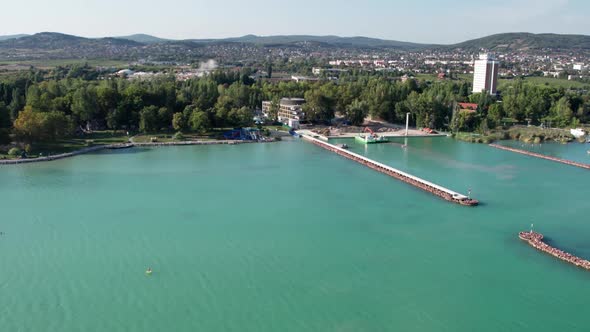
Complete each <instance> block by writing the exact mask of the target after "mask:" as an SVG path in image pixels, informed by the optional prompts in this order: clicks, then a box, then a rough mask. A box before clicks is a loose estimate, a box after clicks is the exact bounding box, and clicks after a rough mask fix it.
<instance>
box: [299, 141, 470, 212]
mask: <svg viewBox="0 0 590 332" xmlns="http://www.w3.org/2000/svg"><path fill="white" fill-rule="evenodd" d="M302 137H303V139H305V140H307V141H310V142H311V143H313V144H315V145H317V146H319V147H322V148H324V149H326V150H328V151H332V152H335V153H336V154H338V155H340V156H343V157H345V158H348V159H350V160H353V161H356V162H358V163H360V164H362V165H365V166H367V167H369V168H371V169H374V170H376V171H378V172H381V173H384V174H387V175H389V176H391V177H393V178H396V179H398V180H401V181H403V182H405V183H408V184H411V185H413V186H414V187H417V188H420V189H422V190H425V191H427V192H429V193H431V194H433V195H436V196H438V197H441V198H443V199H445V200H447V201H449V202H453V203H457V204H461V205H467V206H475V205H478V204H479V201H477V200H476V199H472V198H470V197H468V196H465V195H462V194H459V193H457V192H454V191H452V190H450V189H447V188H445V187H442V186H439V185H437V184H434V183H432V182H429V181H426V180H424V179H421V178H419V177H417V176H414V175H411V174H408V173H405V172H402V171H400V170H398V169H395V168H393V167H391V166H387V165H384V164H382V163H380V162H377V161H374V160H371V159H369V158H367V157H364V156H361V155H359V154H356V153H354V152H351V151H348V150H345V149H342V148H340V147H337V146H335V145H332V144H329V143H326V142H324V141H322V140H319V139H317V138H314V137H311V136H308V135H305V134H304V135H302Z"/></svg>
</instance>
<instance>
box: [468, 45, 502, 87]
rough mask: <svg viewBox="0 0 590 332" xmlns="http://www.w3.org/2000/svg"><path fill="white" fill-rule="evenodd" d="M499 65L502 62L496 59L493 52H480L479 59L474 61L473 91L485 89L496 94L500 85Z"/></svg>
mask: <svg viewBox="0 0 590 332" xmlns="http://www.w3.org/2000/svg"><path fill="white" fill-rule="evenodd" d="M499 67H500V62H498V61H496V59H494V57H493V56H492V55H491V54H485V53H484V54H480V55H479V60H475V61H474V68H473V93H480V92H482V91H485V92H487V93H489V94H491V95H495V94H496V88H497V86H498V69H499Z"/></svg>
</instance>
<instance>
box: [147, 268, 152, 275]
mask: <svg viewBox="0 0 590 332" xmlns="http://www.w3.org/2000/svg"><path fill="white" fill-rule="evenodd" d="M145 274H146V275H148V276H151V275H152V269H151V268H149V267H148V269H147V270H145Z"/></svg>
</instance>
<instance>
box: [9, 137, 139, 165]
mask: <svg viewBox="0 0 590 332" xmlns="http://www.w3.org/2000/svg"><path fill="white" fill-rule="evenodd" d="M128 139H129V138H128V136H127V135H126V134H125V132H123V131H119V132H115V133H113V131H98V132H93V133H92V134H86V135H84V136H83V137H73V138H67V139H61V140H58V141H55V142H44V143H35V144H32V145H31V147H32V150H31V153H29V154H28V157H29V158H36V157H39V156H40V155H43V156H48V155H55V154H60V153H67V152H73V151H76V150H80V149H83V148H86V147H89V146H93V145H106V144H114V143H126V142H127V141H128ZM6 153H7V151H0V159H2V158H6V159H10V158H12V157H10V156H8V155H7V154H6Z"/></svg>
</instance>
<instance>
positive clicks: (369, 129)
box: [364, 127, 379, 137]
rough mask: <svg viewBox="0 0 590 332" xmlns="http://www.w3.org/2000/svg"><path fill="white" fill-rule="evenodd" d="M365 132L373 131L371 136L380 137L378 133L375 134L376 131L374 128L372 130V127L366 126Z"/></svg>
mask: <svg viewBox="0 0 590 332" xmlns="http://www.w3.org/2000/svg"><path fill="white" fill-rule="evenodd" d="M364 132H369V133H371V136H373V137H379V136H378V135H377V134H375V132H374V131H373V130H371V128H369V127H365V129H364Z"/></svg>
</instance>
